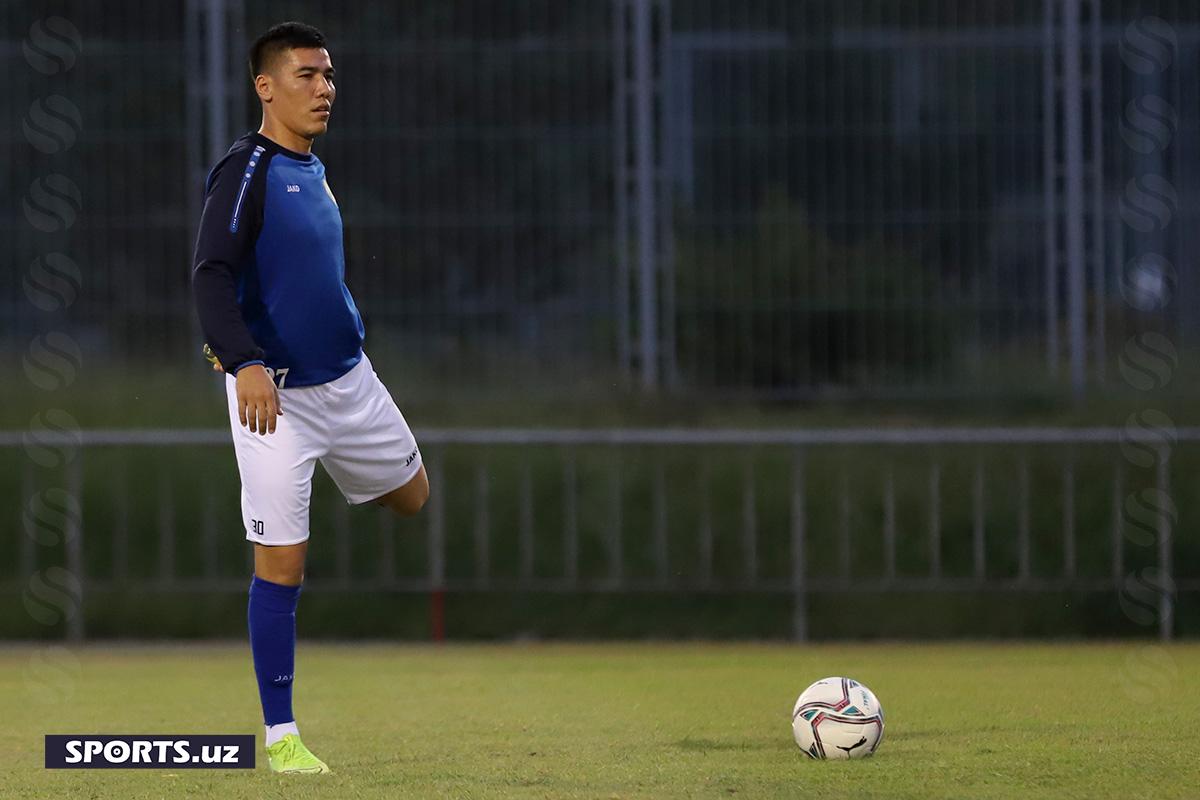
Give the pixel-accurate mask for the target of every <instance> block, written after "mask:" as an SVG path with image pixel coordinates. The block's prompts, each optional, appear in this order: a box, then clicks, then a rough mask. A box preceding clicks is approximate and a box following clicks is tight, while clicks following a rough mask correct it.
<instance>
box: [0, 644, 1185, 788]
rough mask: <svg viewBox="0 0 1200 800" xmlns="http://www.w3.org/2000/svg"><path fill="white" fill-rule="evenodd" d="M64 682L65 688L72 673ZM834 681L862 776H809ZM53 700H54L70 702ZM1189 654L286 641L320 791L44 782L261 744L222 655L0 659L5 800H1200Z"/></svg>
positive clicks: (123, 780)
mask: <svg viewBox="0 0 1200 800" xmlns="http://www.w3.org/2000/svg"><path fill="white" fill-rule="evenodd" d="M76 660H77V664H78V670H77V671H76V670H75V663H76ZM831 674H846V675H851V676H853V677H856V678H858V679H859V680H861V681H863V682H864V683H866V684H867V685H869V686H870V687H871V688H872V689H874V690H875V692H876V693H877V694H878V695H879V698H880V700H881V702H882V703H883V706H884V708H885V710H886V712H887V715H888V717H887V719H888V722H887V725H888V727H887V733H886V736H885V739H884V742H883V744H882V746H881V747H880V750H879V752H878V754H877V755H876V756H875V757H874V758H872V759H867V760H863V761H854V762H813V761H809V760H808V759H807V758H805V757H804V756H803V755H802V754H801V753H800V751H799V750H798V749H797V748H796V747H795V745H794V744H793V743H792V738H791V730H790V727H789V720H790V710H791V704H792V702H793V700H794V699H795V697H796V695H797V694H798V693H799V692H800V690H801V689H803V688H804V687H805V686H806V685H807V684H808V683H809V682H810V681H812V680H815V679H817V678H820V677H825V676H827V675H831ZM68 697H70V699H68ZM1198 697H1200V645H1196V644H1187V645H1175V646H1171V647H1167V648H1160V647H1158V646H1157V645H1151V644H1142V643H1130V644H1094V645H1093V644H1072V645H1040V644H1039V645H1012V644H963V645H924V644H905V645H879V644H854V645H819V646H805V647H798V646H786V645H746V644H740V645H739V644H731V645H712V644H677V645H674V644H664V645H641V644H631V645H541V644H530V645H520V644H518V645H495V646H491V645H486V646H485V645H481V646H457V645H451V646H446V647H433V646H390V645H366V646H363V645H323V644H316V643H304V642H302V643H301V647H300V652H299V657H298V664H297V700H296V711H297V715H298V717H299V720H300V725H301V730H302V732H303V734H304V736H305V741H306V742H307V743H308V744H309V746H310V747H312V749H313V750H314V751H315V752H316V753H317V754H318V755H320V756H321V757H323V758H324V759H325V760H326V761H328V762H329V764H330V766H331V767H332V768H333V769H334V772H335V774H333V775H329V776H295V777H290V778H286V779H285V778H281V777H277V776H274V775H272V774H271V773H270V772H269V771H267V769H266V767H265V763H263V761H262V759H261V756H260V763H259V768H258V769H257V770H256V771H255V772H253V773H248V772H244V771H232V770H231V771H225V772H201V771H174V772H172V771H169V770H156V771H134V770H113V771H53V772H50V771H46V770H44V769H42V767H41V762H42V738H41V737H42V734H44V733H71V732H77V733H251V732H254V733H258V734H259V736H260V741H261V728H260V727H259V726H258V725H256V724H255V722H256V720H257V719H258V706H257V698H256V695H255V687H254V683H253V680H252V677H251V674H250V666H249V661H248V655H247V653H246V652H245V650H244V649H243V647H242V646H241V645H238V644H222V645H212V644H195V645H187V644H179V645H174V644H172V645H161V646H160V645H144V646H142V645H91V646H88V647H84V648H78V649H75V650H72V651H70V654H69V655H65V656H63V655H51V656H50V657H48V658H47V657H46V656H45V655H44V651H43V650H42V649H40V648H37V647H33V646H24V645H22V646H9V647H6V648H4V649H0V719H3V720H4V725H3V728H2V730H0V763H2V764H3V770H2V772H0V797H3V798H5V799H6V800H7V799H8V798H47V797H53V798H110V797H120V798H129V799H130V800H133V799H134V798H172V797H187V798H210V797H211V798H223V799H225V798H228V799H230V800H233V799H236V798H253V800H262V798H401V797H413V798H435V797H446V798H499V797H518V798H560V797H562V798H671V797H756V798H757V797H762V798H781V797H822V798H889V799H890V800H897V799H898V798H1014V797H1038V798H1041V797H1053V798H1088V799H1089V800H1095V798H1108V797H1129V796H1138V797H1154V798H1156V800H1167V799H1168V798H1195V797H1197V796H1200V759H1198V758H1197V757H1196V753H1195V752H1194V751H1193V750H1192V747H1193V746H1194V739H1195V727H1194V726H1196V725H1197V723H1198V722H1200V713H1198V712H1200V700H1198Z"/></svg>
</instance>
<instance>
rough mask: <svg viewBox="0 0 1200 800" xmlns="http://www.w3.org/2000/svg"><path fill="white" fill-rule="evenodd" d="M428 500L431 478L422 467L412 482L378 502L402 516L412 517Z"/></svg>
mask: <svg viewBox="0 0 1200 800" xmlns="http://www.w3.org/2000/svg"><path fill="white" fill-rule="evenodd" d="M428 500H429V478H428V477H427V476H426V474H425V467H421V469H420V470H418V471H417V474H416V475H414V476H413V478H412V480H410V481H409V482H408V483H406V484H404V485H403V486H401V487H400V488H399V489H396V490H394V491H391V492H389V493H388V494H386V495H384V496H383V497H381V498H379V500H377V501H376V502H378V503H379V504H380V505H382V506H385V507H387V508H390V509H391V510H392V511H394V512H396V513H397V514H400V515H401V516H405V517H411V516H413V515H415V514H417V513H419V512H420V511H421V509H422V508H424V507H425V503H426V502H427V501H428Z"/></svg>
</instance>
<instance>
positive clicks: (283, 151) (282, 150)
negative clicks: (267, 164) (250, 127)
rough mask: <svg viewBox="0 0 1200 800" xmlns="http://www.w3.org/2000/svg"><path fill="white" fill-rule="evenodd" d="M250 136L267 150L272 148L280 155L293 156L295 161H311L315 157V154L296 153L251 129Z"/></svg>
mask: <svg viewBox="0 0 1200 800" xmlns="http://www.w3.org/2000/svg"><path fill="white" fill-rule="evenodd" d="M250 138H251V139H253V140H254V141H255V142H257V143H258V144H261V145H262V146H263V147H266V148H267V149H268V150H274V151H275V152H276V153H279V154H280V155H281V156H287V157H288V158H294V159H296V160H297V161H312V160H313V159H314V158H316V156H314V155H313V154H312V153H297V152H296V151H295V150H288V149H287V148H286V147H284V146H283V145H281V144H279V143H278V142H276V141H274V140H272V139H268V138H267V137H266V136H263V135H262V134H261V133H259V132H258V131H253V132H252V133H251V134H250Z"/></svg>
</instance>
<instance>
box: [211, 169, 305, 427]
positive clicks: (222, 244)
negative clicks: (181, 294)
mask: <svg viewBox="0 0 1200 800" xmlns="http://www.w3.org/2000/svg"><path fill="white" fill-rule="evenodd" d="M261 157H262V152H261V151H259V150H255V151H253V152H252V153H250V152H247V153H244V154H243V153H235V154H233V155H232V156H230V157H228V158H226V159H225V161H224V162H223V163H222V164H220V165H219V166H218V167H217V169H216V170H214V171H213V174H212V176H211V177H210V179H209V182H208V186H207V188H206V193H205V198H204V213H203V214H202V215H201V217H200V232H199V234H198V235H197V237H196V252H195V256H194V258H193V260H192V265H193V266H192V293H193V295H194V296H195V300H196V313H197V314H198V315H199V317H200V327H201V329H202V330H203V331H204V335H205V337H206V338H207V340H208V344H209V346H210V347H211V349H212V352H213V353H214V354H215V356H216V358H217V359H218V363H219V364H220V365H221V367H222V368H223V369H224V370H225V371H226V372H228V373H229V374H231V375H236V376H237V398H238V417H239V418H240V420H241V423H242V424H243V425H245V426H247V427H248V428H249V429H250V431H251V432H252V433H260V434H265V433H274V432H275V418H276V417H277V416H278V415H279V414H282V413H283V412H282V411H281V410H280V408H279V392H278V390H277V389H276V388H275V382H274V381H272V380H271V377H270V376H269V375H268V374H267V371H266V369H265V368H264V367H263V351H262V348H260V347H259V346H258V345H257V344H256V343H255V341H254V337H253V336H251V335H250V329H249V328H248V327H247V326H246V321H245V320H244V319H243V318H242V311H241V308H240V307H239V306H238V301H237V279H238V275H239V273H240V269H241V265H242V264H243V263H244V260H245V258H246V256H248V255H249V253H250V251H251V250H252V249H253V248H254V241H255V239H256V238H257V237H258V230H259V228H260V227H261V217H262V188H261V187H262V176H263V175H264V174H265V173H266V168H265V165H264V166H263V168H262V169H258V168H257V167H258V163H257V162H258V160H259V159H260V158H261ZM242 162H245V163H242ZM255 173H257V175H258V178H259V180H257V181H256V180H254V178H255Z"/></svg>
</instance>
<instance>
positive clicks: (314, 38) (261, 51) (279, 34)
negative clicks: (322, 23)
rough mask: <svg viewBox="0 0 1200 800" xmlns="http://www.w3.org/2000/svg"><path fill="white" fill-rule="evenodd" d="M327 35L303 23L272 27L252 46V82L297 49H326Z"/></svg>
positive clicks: (280, 24)
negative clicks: (283, 56)
mask: <svg viewBox="0 0 1200 800" xmlns="http://www.w3.org/2000/svg"><path fill="white" fill-rule="evenodd" d="M324 46H325V34H323V33H321V32H320V31H319V30H317V29H316V28H314V27H313V26H312V25H305V24H304V23H303V22H281V23H279V24H278V25H272V26H271V27H270V28H268V29H267V31H266V32H265V33H264V34H263V35H262V36H259V37H258V38H257V39H255V40H254V44H252V45H250V59H249V60H250V80H254V79H255V78H257V77H258V76H259V75H261V74H262V73H263V71H264V69H266V68H267V67H269V66H270V64H271V62H272V61H274V60H275V57H276V56H278V55H279V54H280V53H283V52H284V51H287V50H292V49H294V48H297V47H324Z"/></svg>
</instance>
